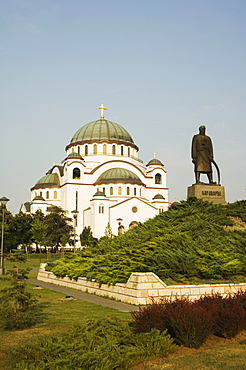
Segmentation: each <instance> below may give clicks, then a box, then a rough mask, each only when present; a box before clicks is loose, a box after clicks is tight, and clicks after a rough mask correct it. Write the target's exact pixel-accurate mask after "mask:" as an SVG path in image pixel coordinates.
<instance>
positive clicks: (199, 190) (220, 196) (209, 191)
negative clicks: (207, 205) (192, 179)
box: [187, 184, 226, 204]
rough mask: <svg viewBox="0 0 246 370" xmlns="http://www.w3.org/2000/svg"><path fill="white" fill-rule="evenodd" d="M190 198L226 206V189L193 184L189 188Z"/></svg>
mask: <svg viewBox="0 0 246 370" xmlns="http://www.w3.org/2000/svg"><path fill="white" fill-rule="evenodd" d="M187 196H188V197H196V198H200V199H203V200H207V201H208V202H212V203H221V204H226V200H225V188H224V186H221V185H209V184H193V185H192V186H189V187H188V192H187Z"/></svg>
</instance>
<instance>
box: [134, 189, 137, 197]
mask: <svg viewBox="0 0 246 370" xmlns="http://www.w3.org/2000/svg"><path fill="white" fill-rule="evenodd" d="M134 195H135V196H136V195H137V189H136V188H134Z"/></svg>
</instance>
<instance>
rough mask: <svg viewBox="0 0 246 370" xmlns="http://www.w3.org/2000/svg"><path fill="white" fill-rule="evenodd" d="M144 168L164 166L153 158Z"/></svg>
mask: <svg viewBox="0 0 246 370" xmlns="http://www.w3.org/2000/svg"><path fill="white" fill-rule="evenodd" d="M146 166H164V165H163V163H161V161H159V159H156V158H153V159H151V160H150V161H149V162H148V163H147V165H146Z"/></svg>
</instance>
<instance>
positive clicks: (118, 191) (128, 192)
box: [102, 186, 142, 197]
mask: <svg viewBox="0 0 246 370" xmlns="http://www.w3.org/2000/svg"><path fill="white" fill-rule="evenodd" d="M102 191H103V193H105V188H103V189H102ZM115 192H116V193H115ZM109 195H124V194H123V189H122V186H118V188H113V186H110V188H109ZM126 195H133V196H137V188H133V194H131V188H130V187H129V186H127V188H126ZM139 196H140V197H141V196H142V189H141V188H140V189H139Z"/></svg>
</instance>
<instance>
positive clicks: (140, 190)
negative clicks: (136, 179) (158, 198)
mask: <svg viewBox="0 0 246 370" xmlns="http://www.w3.org/2000/svg"><path fill="white" fill-rule="evenodd" d="M139 196H140V197H141V196H142V189H141V188H140V189H139Z"/></svg>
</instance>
